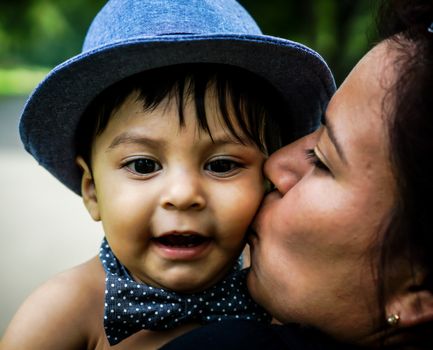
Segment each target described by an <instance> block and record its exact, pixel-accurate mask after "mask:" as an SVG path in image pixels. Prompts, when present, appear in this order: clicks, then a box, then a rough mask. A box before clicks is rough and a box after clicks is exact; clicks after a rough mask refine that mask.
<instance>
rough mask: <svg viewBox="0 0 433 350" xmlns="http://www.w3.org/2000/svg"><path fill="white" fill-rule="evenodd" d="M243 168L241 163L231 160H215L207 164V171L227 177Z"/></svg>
mask: <svg viewBox="0 0 433 350" xmlns="http://www.w3.org/2000/svg"><path fill="white" fill-rule="evenodd" d="M241 167H242V165H241V164H240V163H238V162H236V161H234V160H231V159H215V160H212V161H210V162H208V163H207V164H206V166H205V170H207V171H210V172H212V173H215V174H217V175H225V174H227V173H230V172H232V171H233V170H236V169H239V168H241Z"/></svg>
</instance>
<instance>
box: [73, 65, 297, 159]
mask: <svg viewBox="0 0 433 350" xmlns="http://www.w3.org/2000/svg"><path fill="white" fill-rule="evenodd" d="M209 87H213V88H214V89H215V92H216V96H217V99H218V107H219V110H220V113H221V116H222V119H223V121H224V123H225V126H226V127H227V129H228V131H229V132H230V133H231V134H232V136H233V137H235V138H236V139H238V140H239V141H241V142H242V139H241V135H238V133H236V131H235V128H234V124H233V122H232V120H231V118H230V113H231V112H230V111H233V112H234V116H235V118H236V122H237V124H238V125H239V127H240V129H241V132H242V133H243V134H244V135H245V136H246V137H247V139H248V140H249V141H251V142H253V143H254V144H256V145H257V146H258V147H259V149H260V150H261V151H263V152H268V153H272V152H273V151H275V150H276V149H277V148H279V147H280V146H281V137H280V130H281V127H278V126H277V125H278V122H279V121H280V120H281V121H282V120H284V124H285V126H284V128H285V129H287V128H289V127H290V126H289V125H288V120H289V117H288V112H287V108H286V104H285V102H284V100H283V98H282V97H281V95H280V94H279V93H278V92H277V91H276V90H275V89H274V88H273V86H271V85H270V84H269V83H268V82H267V81H266V80H264V79H262V78H260V77H258V76H256V75H254V74H252V73H249V72H248V71H246V70H243V69H240V68H237V67H232V66H228V65H218V64H198V63H197V64H182V65H175V66H168V67H163V68H157V69H153V70H149V71H145V72H142V73H138V74H135V75H133V76H130V77H128V78H126V79H124V80H122V81H120V82H117V83H115V84H114V85H112V86H110V87H109V88H107V89H106V90H104V91H103V92H102V93H101V94H99V95H98V96H97V97H96V98H95V99H94V100H93V101H92V102H91V104H90V105H89V106H88V107H87V109H86V111H85V113H84V114H83V116H82V118H81V121H80V124H79V126H78V131H77V133H76V135H77V136H76V147H77V153H78V154H79V155H81V156H82V157H83V158H84V160H85V161H86V162H87V163H88V164H89V165H90V164H91V159H90V154H91V146H92V143H93V140H94V138H95V136H96V135H99V134H101V133H102V132H103V131H104V129H105V128H106V126H107V124H108V122H109V120H110V118H111V117H112V115H113V113H114V112H115V111H116V110H117V109H118V108H119V107H120V106H121V105H122V103H123V102H124V101H125V100H126V98H127V97H128V96H129V95H131V93H133V92H137V94H138V100H139V101H141V102H142V104H143V110H144V111H145V110H152V109H154V108H156V107H157V106H158V105H159V104H160V103H161V102H162V101H163V100H164V99H165V98H166V97H169V98H173V99H175V101H176V102H177V105H178V117H179V125H180V126H184V125H185V118H184V104H185V101H186V100H187V99H188V98H193V100H192V101H193V102H194V104H195V109H196V115H197V121H198V125H199V126H200V128H201V129H203V130H205V131H206V132H208V133H209V135H210V136H211V137H212V135H211V133H210V130H209V126H208V123H207V118H206V105H205V93H206V90H207V89H208V88H209ZM287 130H290V129H287Z"/></svg>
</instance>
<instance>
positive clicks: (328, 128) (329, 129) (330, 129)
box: [325, 119, 348, 165]
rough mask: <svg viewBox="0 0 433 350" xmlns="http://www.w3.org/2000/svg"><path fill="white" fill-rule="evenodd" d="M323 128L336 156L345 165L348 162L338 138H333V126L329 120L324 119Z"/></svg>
mask: <svg viewBox="0 0 433 350" xmlns="http://www.w3.org/2000/svg"><path fill="white" fill-rule="evenodd" d="M325 128H326V131H327V133H328V136H329V139H330V140H331V143H332V144H333V145H334V147H335V149H336V151H337V153H338V155H339V156H340V158H341V160H342V161H343V163H344V164H346V165H347V164H348V162H347V158H346V155H345V154H344V151H343V148H342V147H341V145H340V142H339V141H338V138H337V137H336V136H335V132H334V127H333V124H332V122H331V121H330V120H329V119H326V124H325Z"/></svg>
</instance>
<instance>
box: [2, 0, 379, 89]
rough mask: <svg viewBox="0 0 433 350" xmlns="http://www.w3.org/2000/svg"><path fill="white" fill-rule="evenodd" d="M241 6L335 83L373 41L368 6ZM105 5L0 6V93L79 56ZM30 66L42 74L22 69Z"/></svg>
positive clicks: (281, 2) (47, 1)
mask: <svg viewBox="0 0 433 350" xmlns="http://www.w3.org/2000/svg"><path fill="white" fill-rule="evenodd" d="M167 1H170V0H167ZM240 2H241V3H242V4H243V5H244V6H245V8H247V10H248V11H249V12H250V13H251V15H252V16H253V17H254V18H255V19H256V21H257V22H258V24H259V25H260V27H261V28H262V30H263V32H264V33H266V34H269V35H274V36H280V37H284V38H287V39H291V40H295V41H299V42H301V43H303V44H305V45H307V46H310V47H311V48H313V49H315V50H317V51H318V52H319V53H320V54H321V55H322V56H323V57H324V58H325V59H326V61H327V62H328V64H329V66H330V67H331V69H332V71H333V72H334V74H335V77H336V81H337V83H340V82H341V81H342V79H343V78H344V76H345V75H347V73H348V72H349V70H350V68H351V67H352V66H353V65H354V64H355V63H356V61H357V60H358V59H359V58H360V57H361V56H362V55H363V53H364V52H365V51H367V49H368V45H369V42H371V41H372V40H374V34H373V35H372V34H371V33H372V30H371V28H372V19H373V12H374V11H373V10H374V1H373V0H362V1H354V0H302V1H298V0H267V1H262V0H240ZM104 3H105V0H72V1H71V0H1V2H0V68H1V70H0V93H7V92H9V93H19V92H20V91H21V92H22V93H27V92H28V91H27V90H28V89H31V87H30V88H29V86H30V85H31V86H33V85H32V84H34V80H36V79H39V76H40V75H41V72H46V71H48V70H49V69H50V68H52V67H54V66H55V65H57V64H59V63H61V62H62V61H64V60H66V59H67V58H69V57H71V56H73V55H76V54H78V53H79V52H80V50H81V45H82V41H83V38H84V35H85V33H86V30H87V28H88V26H89V24H90V22H91V20H92V18H93V17H94V15H95V14H96V13H97V12H98V10H99V9H100V8H101V7H102V6H103V4H104ZM33 66H36V67H46V68H45V70H44V69H40V68H38V69H35V68H31V69H26V68H25V67H33ZM17 67H18V68H17ZM6 71H8V73H5V72H6ZM13 72H19V74H18V73H17V75H16V79H19V80H20V81H21V82H20V83H17V82H15V84H12V85H14V86H12V85H11V84H10V81H11V80H13ZM6 75H7V77H6ZM26 79H27V80H29V81H30V83H26V82H25V81H24V80H26ZM20 86H21V88H20Z"/></svg>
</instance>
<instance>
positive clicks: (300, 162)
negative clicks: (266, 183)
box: [264, 131, 318, 194]
mask: <svg viewBox="0 0 433 350" xmlns="http://www.w3.org/2000/svg"><path fill="white" fill-rule="evenodd" d="M317 136H318V131H315V132H314V133H311V134H309V135H307V136H304V137H303V138H301V139H299V140H297V141H295V142H293V143H291V144H289V145H287V146H284V147H282V148H280V149H279V150H278V151H276V152H275V153H273V154H272V155H271V156H270V157H269V159H268V160H267V161H266V163H265V166H264V172H265V176H266V177H267V178H268V179H269V180H270V181H271V182H272V183H273V184H274V185H275V187H276V189H277V190H278V191H279V192H280V193H282V194H284V193H286V192H287V191H289V190H290V189H291V188H292V187H293V186H294V185H295V184H296V183H297V182H298V181H299V180H301V179H302V178H303V177H304V175H305V174H306V173H307V172H308V171H309V170H310V169H311V168H312V165H311V164H310V162H309V161H308V159H307V156H306V150H308V149H311V148H314V147H315V145H316V143H317Z"/></svg>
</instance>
